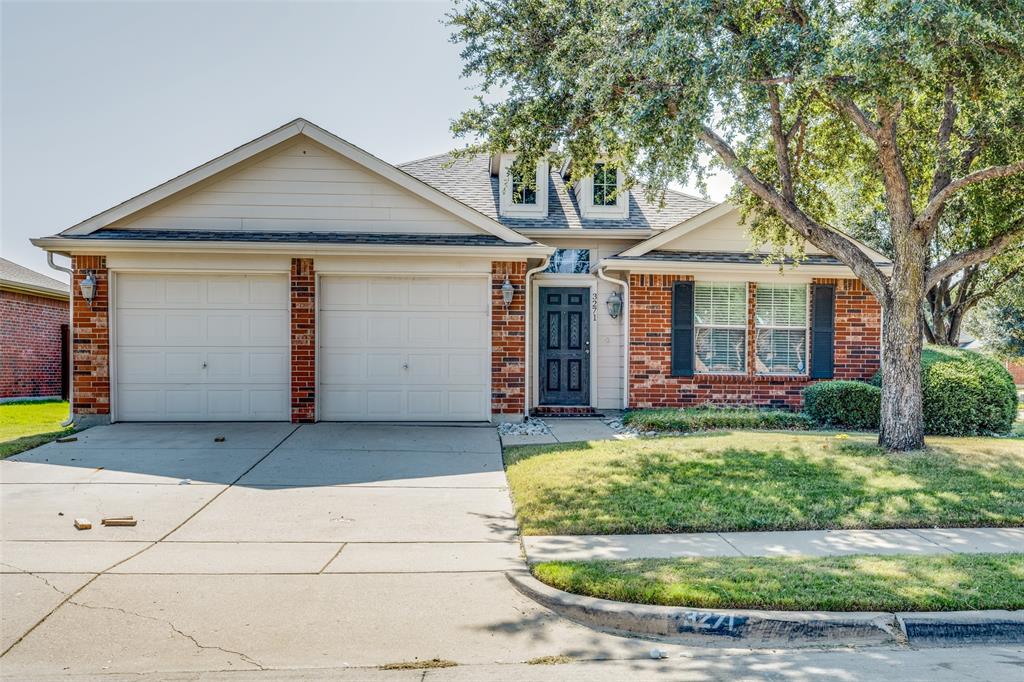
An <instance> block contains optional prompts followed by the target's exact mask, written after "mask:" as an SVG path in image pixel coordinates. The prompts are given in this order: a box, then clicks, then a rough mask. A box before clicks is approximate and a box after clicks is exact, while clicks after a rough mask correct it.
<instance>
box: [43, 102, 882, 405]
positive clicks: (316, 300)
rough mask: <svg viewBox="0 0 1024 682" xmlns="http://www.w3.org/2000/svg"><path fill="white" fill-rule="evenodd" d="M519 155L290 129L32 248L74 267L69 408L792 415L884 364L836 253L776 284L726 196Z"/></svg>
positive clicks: (871, 309)
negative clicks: (647, 188) (396, 147)
mask: <svg viewBox="0 0 1024 682" xmlns="http://www.w3.org/2000/svg"><path fill="white" fill-rule="evenodd" d="M513 160H514V156H512V155H509V154H506V155H499V156H496V157H494V158H488V157H487V156H477V157H464V158H460V159H457V160H453V159H452V158H451V157H449V156H447V155H440V156H435V157H430V158H427V159H421V160H418V161H412V162H409V163H405V164H401V165H398V166H393V165H391V164H388V163H386V162H384V161H382V160H381V159H378V158H376V157H374V156H372V155H371V154H369V153H367V152H366V151H364V150H362V149H360V148H358V147H356V146H354V145H352V144H350V143H349V142H346V141H345V140H343V139H341V138H339V137H337V136H335V135H333V134H332V133H330V132H328V131H326V130H324V129H323V128H320V127H318V126H316V125H314V124H312V123H310V122H308V121H306V120H303V119H298V120H295V121H293V122H291V123H288V124H287V125H285V126H283V127H281V128H278V129H277V130H274V131H272V132H270V133H267V134H266V135H263V136H262V137H260V138H258V139H256V140H253V141H251V142H249V143H247V144H244V145H243V146H241V147H238V148H237V149H235V150H233V151H231V152H228V153H227V154H224V155H223V156H220V157H218V158H216V159H214V160H212V161H210V162H208V163H206V164H204V165H202V166H200V167H198V168H195V169H194V170H191V171H188V172H187V173H184V174H183V175H180V176H178V177H176V178H174V179H172V180H169V181H168V182H166V183H164V184H162V185H159V186H158V187H155V188H153V189H151V190H149V191H147V192H145V193H143V194H140V195H139V196H136V197H134V198H132V199H129V200H127V201H125V202H124V203H122V204H119V205H118V206H115V207H113V208H111V209H109V210H107V211H104V212H103V213H100V214H99V215H96V216H94V217H92V218H89V219H88V220H85V221H83V222H81V223H79V224H77V225H75V226H73V227H70V228H68V229H66V230H64V231H63V232H61V233H59V234H57V235H54V236H52V237H46V238H41V239H35V240H33V243H34V244H36V245H37V246H39V247H41V248H43V249H46V250H47V251H51V252H56V253H61V254H66V255H68V256H70V257H71V259H72V262H73V270H74V282H73V290H74V306H73V313H72V318H73V321H72V326H73V331H74V364H73V376H74V395H73V406H74V407H73V410H74V413H75V415H76V416H77V417H79V418H80V419H89V420H106V419H112V420H115V421H136V420H139V421H156V420H177V421H186V420H289V419H290V420H291V421H293V422H309V421H315V420H356V421H365V420H386V421H396V420H409V421H484V420H494V421H501V420H514V419H520V418H522V417H523V416H524V415H526V414H530V413H538V412H539V413H587V412H594V411H600V410H617V409H622V408H626V407H630V408H635V407H649V406H667V405H694V404H701V403H705V402H716V403H749V404H757V405H777V406H788V407H793V408H795V407H798V406H799V405H800V402H801V393H800V391H801V389H802V388H803V387H804V386H806V385H807V384H808V383H809V382H812V381H815V380H816V379H823V378H830V377H837V378H866V377H869V376H870V375H871V374H872V373H873V372H874V371H875V370H876V369H877V368H878V361H879V327H880V314H879V306H878V303H877V301H875V299H874V298H873V297H872V295H871V294H870V293H869V292H868V291H867V290H866V289H865V288H864V287H863V286H862V285H861V283H860V282H859V281H858V280H857V279H856V278H855V276H854V275H853V273H852V272H851V271H850V270H849V269H848V268H847V267H846V266H844V265H843V264H842V263H840V262H839V261H837V260H836V259H835V258H832V257H831V256H828V255H825V254H823V253H821V252H820V251H818V250H816V249H814V248H812V247H811V246H810V245H808V247H807V256H806V258H805V259H804V260H802V261H801V262H800V263H799V264H798V265H797V266H796V267H787V268H785V269H784V270H780V268H779V267H778V265H765V264H764V263H763V256H762V255H759V254H756V253H751V252H750V248H749V240H748V238H747V237H746V234H745V231H744V228H743V226H742V225H741V224H740V221H739V215H738V212H737V210H736V209H735V207H733V206H731V205H729V204H715V203H712V202H708V201H705V200H703V199H700V198H697V197H692V196H689V195H686V194H682V193H678V192H669V193H668V194H667V196H665V199H664V201H663V202H661V201H658V202H651V201H648V200H647V198H646V197H645V193H644V191H643V190H642V188H637V187H634V188H631V189H627V188H624V187H623V180H624V178H623V175H622V173H621V172H619V171H616V170H615V169H614V168H612V167H611V166H609V165H606V164H603V163H598V164H597V165H596V166H595V168H594V171H593V173H592V174H590V175H588V176H587V177H586V179H585V180H583V181H581V182H577V183H575V184H574V185H572V186H569V185H568V184H567V182H566V178H567V171H568V169H567V168H556V167H552V166H551V164H550V163H549V162H548V161H541V162H540V163H539V164H538V166H537V174H536V178H535V183H529V182H524V181H523V178H522V177H513V175H512V173H511V171H510V166H511V164H512V162H513ZM534 185H535V187H534ZM863 248H864V250H865V251H866V252H868V253H870V254H871V256H872V258H874V259H875V260H876V261H877V262H879V263H881V264H883V267H886V263H885V258H884V257H883V256H882V255H881V254H878V253H875V252H874V251H871V250H870V249H868V248H867V247H863ZM83 283H84V284H85V286H84V287H83ZM86 294H87V295H88V296H86Z"/></svg>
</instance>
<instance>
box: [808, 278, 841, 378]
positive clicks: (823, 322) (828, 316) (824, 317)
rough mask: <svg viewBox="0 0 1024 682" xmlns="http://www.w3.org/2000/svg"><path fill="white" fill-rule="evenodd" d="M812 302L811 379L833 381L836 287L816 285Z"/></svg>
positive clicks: (812, 293)
mask: <svg viewBox="0 0 1024 682" xmlns="http://www.w3.org/2000/svg"><path fill="white" fill-rule="evenodd" d="M811 301H812V304H811V311H812V317H811V378H812V379H831V378H832V371H833V366H834V364H835V360H834V356H835V307H836V288H835V286H833V285H831V284H815V285H814V286H812V287H811Z"/></svg>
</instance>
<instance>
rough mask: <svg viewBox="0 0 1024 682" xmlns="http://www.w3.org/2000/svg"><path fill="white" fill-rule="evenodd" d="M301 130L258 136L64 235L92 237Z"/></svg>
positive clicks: (296, 126) (297, 125)
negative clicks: (109, 226)
mask: <svg viewBox="0 0 1024 682" xmlns="http://www.w3.org/2000/svg"><path fill="white" fill-rule="evenodd" d="M301 130H302V123H301V121H292V122H291V123H287V124H285V125H283V126H281V127H280V128H278V129H277V130H272V131H270V132H269V133H267V134H266V135H262V136H260V137H257V138H256V139H255V140H253V141H251V142H247V143H246V144H244V145H242V146H241V147H238V148H236V149H233V150H231V151H230V152H227V153H226V154H222V155H220V156H218V157H217V158H215V159H212V160H210V161H207V162H206V163H204V164H203V165H201V166H198V167H196V168H193V169H192V170H190V171H187V172H185V173H182V174H181V175H179V176H178V177H176V178H173V179H171V180H168V181H167V182H165V183H163V184H160V185H157V186H156V187H154V188H153V189H151V190H148V191H146V192H143V193H142V194H139V195H137V196H135V197H132V198H131V199H128V200H127V201H125V202H122V203H120V204H118V205H117V206H114V207H113V208H109V209H107V210H106V211H103V212H102V213H98V214H96V215H94V216H93V217H92V218H89V219H88V220H84V221H82V222H80V223H78V224H77V225H74V226H73V227H70V228H68V229H66V230H64V231H63V232H61V233H60V234H63V235H72V236H73V235H85V234H92V233H93V232H95V231H96V230H99V229H100V228H102V227H106V226H107V225H109V224H111V223H113V222H116V221H118V220H122V219H124V218H126V217H128V216H129V215H131V214H133V213H136V212H138V211H141V210H142V209H144V208H148V207H149V206H152V205H153V204H155V203H157V202H158V201H162V200H164V199H167V198H169V197H171V196H172V195H175V194H178V193H179V192H182V191H184V190H186V189H188V188H190V187H191V186H193V185H195V184H197V183H199V182H202V181H203V180H206V179H208V178H211V177H213V176H214V175H216V174H218V173H221V172H223V171H225V170H227V169H229V168H231V167H232V166H235V165H238V164H240V163H242V162H243V161H246V160H247V159H250V158H252V157H253V156H255V155H257V154H259V153H261V152H264V151H266V150H268V149H270V148H271V147H274V146H276V145H279V144H281V143H282V142H286V141H287V140H289V139H291V138H293V137H296V136H297V135H298V134H299V133H300V132H301Z"/></svg>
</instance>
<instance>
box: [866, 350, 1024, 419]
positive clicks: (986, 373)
mask: <svg viewBox="0 0 1024 682" xmlns="http://www.w3.org/2000/svg"><path fill="white" fill-rule="evenodd" d="M921 373H922V375H921V383H922V388H923V392H924V428H925V432H926V433H928V434H932V435H940V436H975V435H980V434H988V433H1008V432H1009V431H1010V429H1011V428H1012V427H1013V420H1014V419H1015V418H1016V416H1017V388H1016V387H1015V386H1014V384H1013V377H1012V376H1011V375H1010V373H1009V372H1008V371H1007V370H1006V368H1005V367H1003V366H1002V365H1001V364H999V362H997V361H996V360H993V359H992V358H990V357H987V356H985V355H982V354H981V353H976V352H974V351H970V350H963V349H960V348H948V347H944V346H928V347H926V348H925V349H924V351H923V352H922V353H921ZM871 381H872V383H874V384H876V385H878V386H881V384H882V376H881V372H879V373H877V374H875V376H874V377H872V380H871Z"/></svg>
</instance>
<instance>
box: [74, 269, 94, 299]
mask: <svg viewBox="0 0 1024 682" xmlns="http://www.w3.org/2000/svg"><path fill="white" fill-rule="evenodd" d="M78 287H79V288H80V289H81V290H82V298H84V299H85V300H86V301H88V303H89V307H90V308H91V307H92V301H93V299H94V298H96V275H94V274H93V272H92V270H90V271H88V272H87V273H85V279H83V280H82V281H81V282H79V283H78Z"/></svg>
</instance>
